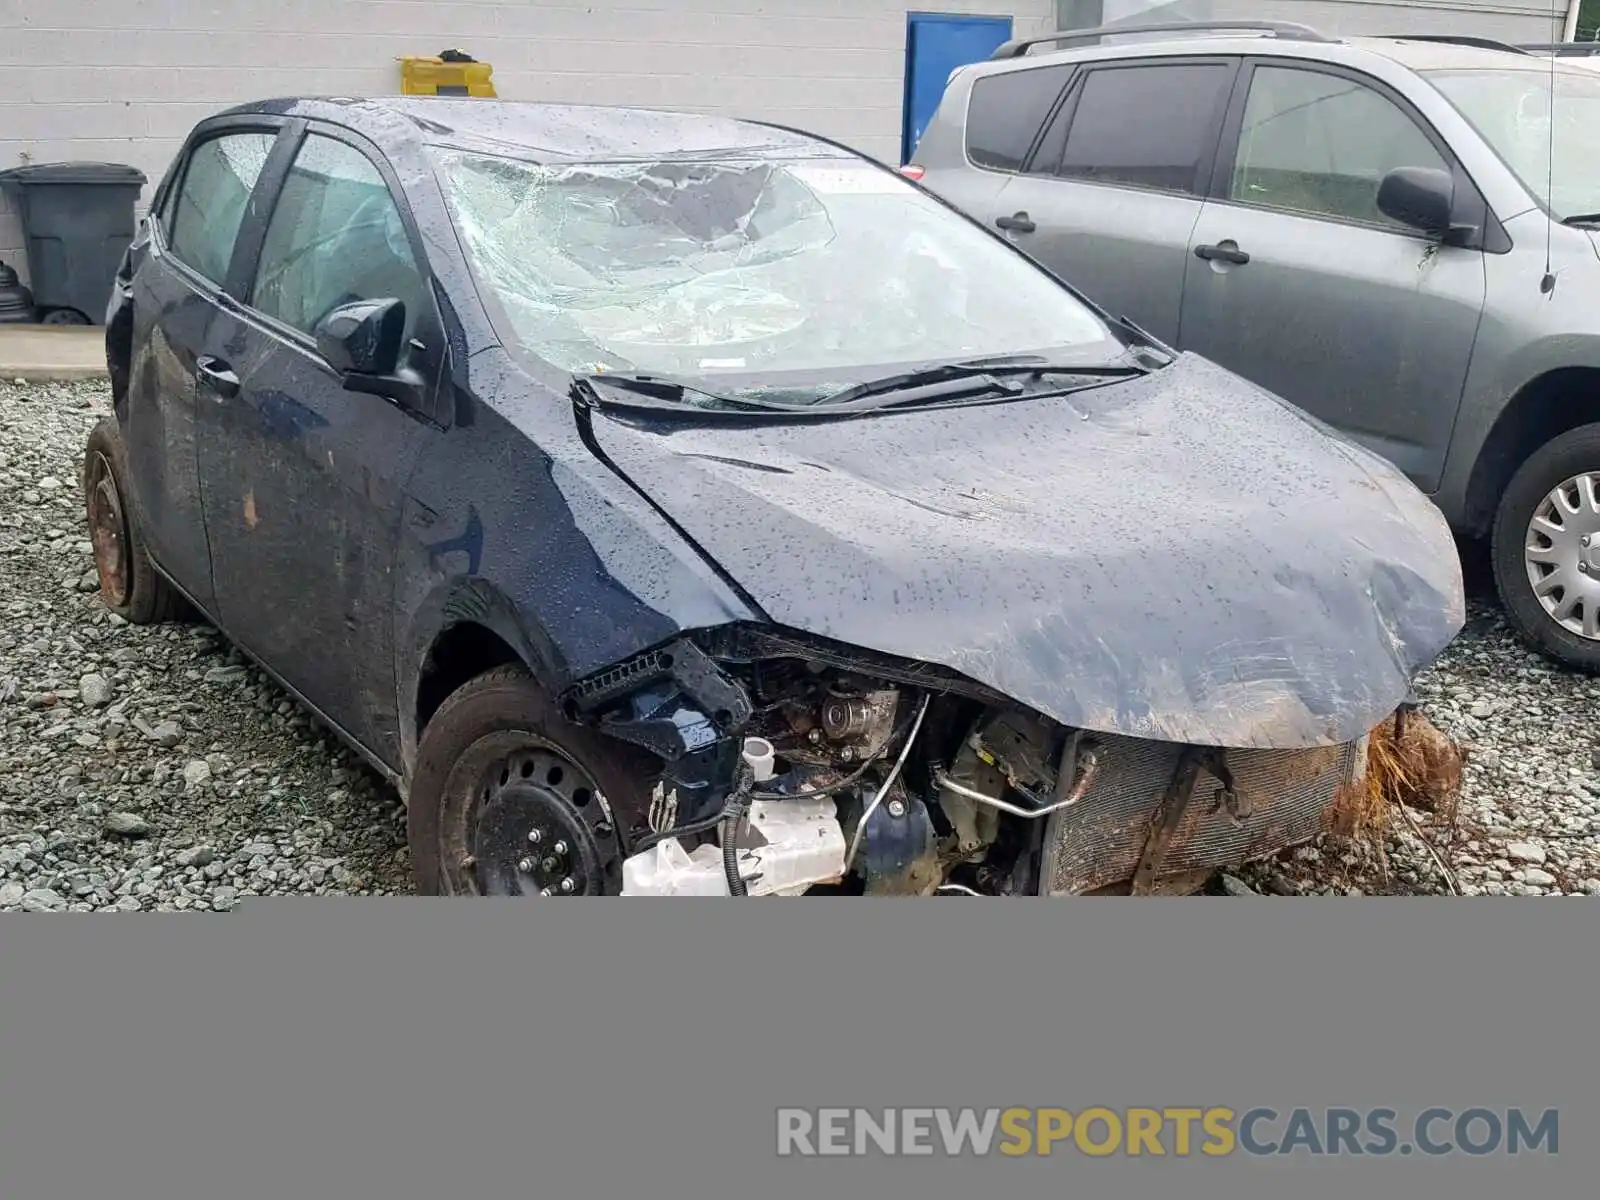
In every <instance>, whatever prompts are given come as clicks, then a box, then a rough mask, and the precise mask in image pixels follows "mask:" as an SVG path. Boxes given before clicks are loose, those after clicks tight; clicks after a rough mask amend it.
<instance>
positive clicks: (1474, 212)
mask: <svg viewBox="0 0 1600 1200" xmlns="http://www.w3.org/2000/svg"><path fill="white" fill-rule="evenodd" d="M1239 82H1240V86H1239V87H1238V88H1237V89H1235V95H1234V99H1233V103H1232V105H1231V106H1230V111H1229V116H1228V121H1227V133H1226V136H1225V139H1224V142H1223V145H1222V150H1221V153H1220V154H1219V155H1218V161H1217V170H1216V173H1215V183H1214V185H1213V189H1212V190H1213V195H1212V198H1211V199H1210V200H1209V201H1208V203H1207V204H1206V208H1205V212H1204V214H1203V215H1202V216H1201V218H1200V222H1199V224H1198V225H1197V226H1196V227H1195V230H1194V238H1193V244H1192V250H1191V253H1190V254H1189V255H1188V256H1187V259H1186V261H1187V268H1188V277H1187V280H1186V283H1185V286H1184V295H1183V319H1182V327H1181V330H1180V333H1179V337H1178V341H1177V344H1178V345H1179V346H1181V347H1182V348H1183V349H1185V350H1194V351H1196V352H1198V353H1200V354H1203V355H1205V356H1206V357H1207V358H1210V359H1213V360H1214V361H1216V362H1218V363H1221V364H1222V365H1223V366H1225V367H1228V368H1229V369H1231V370H1234V371H1237V372H1238V373H1239V374H1241V375H1243V376H1245V377H1246V378H1247V379H1250V380H1252V381H1254V382H1255V383H1257V384H1260V385H1261V386H1262V387H1265V388H1268V389H1269V390H1271V391H1274V392H1277V393H1278V394H1279V395H1280V396H1283V397H1284V398H1285V399H1287V400H1290V401H1293V402H1294V403H1296V404H1298V405H1300V406H1301V407H1303V408H1305V409H1307V410H1308V411H1310V412H1312V413H1314V414H1315V415H1316V416H1318V417H1321V418H1322V419H1323V420H1325V421H1327V422H1328V423H1329V424H1330V425H1333V426H1335V427H1337V428H1339V429H1342V430H1343V431H1345V432H1346V433H1348V434H1350V435H1351V436H1353V437H1355V438H1357V439H1359V440H1360V441H1362V442H1363V443H1365V444H1366V445H1367V446H1369V448H1371V449H1372V450H1374V451H1375V452H1377V453H1379V454H1381V455H1383V456H1384V457H1386V458H1388V459H1390V460H1391V461H1392V462H1394V464H1395V465H1396V466H1398V467H1399V468H1400V469H1401V470H1403V471H1405V472H1406V473H1407V474H1408V475H1410V476H1411V478H1412V479H1413V480H1414V481H1415V482H1416V484H1417V485H1418V486H1419V487H1421V488H1422V489H1423V490H1424V491H1429V492H1431V491H1433V490H1434V489H1435V488H1436V487H1437V486H1438V482H1439V474H1440V471H1441V470H1442V468H1443V465H1444V452H1445V448H1446V446H1447V445H1448V443H1449V440H1450V431H1451V428H1452V426H1453V423H1454V421H1455V416H1456V410H1457V407H1458V405H1459V403H1460V399H1461V390H1462V386H1463V384H1464V382H1465V379H1466V372H1467V365H1468V362H1469V360H1470V358H1471V355H1472V347H1473V343H1474V341H1475V340H1476V337H1477V330H1478V322H1479V318H1480V315H1481V313H1482V311H1483V304H1484V294H1485V270H1484V267H1485V263H1484V254H1483V251H1482V249H1480V248H1479V247H1478V245H1472V246H1466V247H1462V246H1442V245H1439V244H1438V243H1437V242H1436V241H1433V240H1430V239H1428V238H1427V237H1424V236H1423V235H1422V234H1420V233H1418V232H1417V231H1415V230H1412V229H1409V228H1406V227H1405V226H1402V225H1400V224H1399V223H1398V222H1395V221H1393V220H1391V219H1390V218H1388V217H1386V216H1384V215H1383V214H1382V213H1380V212H1379V211H1378V208H1377V202H1376V201H1377V193H1378V184H1379V182H1380V181H1381V179H1382V178H1383V175H1384V174H1385V173H1386V172H1388V171H1390V170H1392V169H1394V168H1396V167H1432V168H1438V169H1443V170H1447V171H1450V172H1452V173H1453V174H1454V175H1455V178H1456V204H1457V209H1458V219H1459V220H1461V221H1462V222H1463V223H1465V224H1475V225H1477V226H1478V228H1479V229H1480V230H1484V229H1485V227H1486V226H1488V227H1492V225H1493V221H1492V218H1491V217H1489V215H1488V210H1487V206H1486V205H1485V202H1484V200H1483V198H1482V196H1481V193H1479V192H1478V190H1477V188H1476V187H1475V185H1474V184H1473V182H1472V180H1471V179H1470V178H1469V177H1468V176H1467V175H1466V173H1465V171H1463V170H1462V168H1461V167H1460V165H1459V164H1458V163H1457V162H1456V161H1455V159H1454V157H1453V155H1451V153H1450V151H1449V147H1448V146H1447V145H1446V144H1445V142H1444V141H1443V139H1442V138H1440V137H1439V135H1438V134H1437V132H1436V131H1434V130H1433V129H1432V128H1431V126H1429V125H1428V124H1427V122H1426V121H1425V120H1424V119H1423V118H1422V117H1421V116H1420V114H1418V113H1416V112H1415V111H1414V110H1413V109H1412V108H1411V106H1410V105H1408V104H1407V103H1406V102H1405V100H1404V98H1403V97H1401V96H1400V95H1398V94H1397V93H1395V92H1393V91H1392V90H1390V89H1389V88H1387V87H1386V86H1385V85H1383V84H1382V83H1380V82H1379V81H1377V80H1375V79H1372V78H1371V77H1369V76H1365V75H1363V74H1360V73H1358V72H1354V71H1349V70H1346V69H1344V68H1340V67H1334V66H1330V65H1326V64H1322V63H1315V62H1309V61H1307V60H1304V59H1298V58H1296V59H1274V58H1270V57H1265V56H1263V57H1260V58H1253V59H1251V60H1248V61H1247V63H1246V65H1245V68H1244V70H1243V71H1242V72H1241V75H1240V81H1239Z"/></svg>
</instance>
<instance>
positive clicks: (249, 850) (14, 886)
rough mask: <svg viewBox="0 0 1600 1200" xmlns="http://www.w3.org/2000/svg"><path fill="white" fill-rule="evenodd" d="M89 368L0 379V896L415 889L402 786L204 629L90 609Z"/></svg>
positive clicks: (133, 900) (105, 403)
mask: <svg viewBox="0 0 1600 1200" xmlns="http://www.w3.org/2000/svg"><path fill="white" fill-rule="evenodd" d="M109 411H110V405H109V394H108V392H107V390H106V388H105V386H104V385H103V384H97V383H88V384H70V385H69V384H57V385H34V386H31V387H30V386H18V385H16V384H12V383H0V908H5V909H16V908H21V909H24V910H34V911H42V910H51V909H78V910H87V909H154V908H161V909H213V910H217V911H222V910H226V909H229V908H231V907H233V906H234V905H235V904H237V903H238V902H239V901H240V900H241V899H242V898H245V897H249V896H264V895H284V894H296V893H300V894H319V895H320V894H327V893H336V894H367V895H381V894H385V893H394V892H404V891H409V890H410V867H409V863H408V862H407V857H406V850H405V825H404V819H403V815H402V812H401V808H400V803H399V798H398V797H397V796H396V795H395V793H394V791H393V789H391V788H389V787H387V786H386V785H385V784H384V783H383V782H382V781H381V780H380V779H378V777H377V776H376V775H374V774H373V773H372V772H371V771H370V770H368V769H367V767H366V766H365V765H364V764H362V763H360V762H359V761H358V760H357V759H355V758H354V756H352V755H351V754H349V753H348V752H347V751H346V750H345V749H344V748H343V747H342V746H341V745H339V744H338V743H336V742H335V741H334V740H333V739H332V738H331V737H330V736H328V735H326V734H323V733H321V732H320V731H319V730H318V729H317V727H315V726H313V725H312V724H311V723H310V722H309V719H308V718H307V717H306V716H305V715H304V714H303V713H302V712H301V711H300V710H299V709H298V708H297V707H296V706H295V705H294V704H292V702H291V701H289V700H288V699H287V698H286V697H285V696H284V694H283V693H282V692H281V691H280V690H279V689H278V688H277V687H276V685H274V684H273V683H271V682H270V681H269V680H267V679H266V678H265V677H264V676H262V675H261V674H260V673H259V672H258V671H256V670H255V669H254V668H253V667H250V666H247V665H245V664H244V663H242V662H241V660H240V659H239V657H238V655H237V653H236V652H234V651H232V649H231V648H230V647H229V646H228V645H227V644H226V643H225V642H223V641H222V640H221V639H220V638H219V637H218V636H217V634H216V633H215V631H213V630H212V629H210V628H209V627H207V626H203V625H201V626H194V625H170V626H155V627H143V628H141V627H136V626H132V625H128V624H126V623H125V622H123V621H121V620H120V619H119V618H117V617H116V616H114V615H113V614H111V613H109V612H107V611H106V610H105V609H104V608H103V607H101V605H100V602H99V599H98V597H97V596H96V594H95V586H96V585H95V582H94V570H93V568H94V561H93V558H92V555H91V553H90V546H89V542H88V537H87V533H86V531H85V527H84V513H83V502H82V499H81V496H80V493H79V487H78V470H79V463H80V461H81V455H82V448H83V441H84V437H85V436H86V434H87V433H88V430H89V428H90V427H91V426H92V425H93V424H94V422H95V421H96V420H97V419H98V418H99V417H100V416H101V415H102V414H104V413H106V412H109Z"/></svg>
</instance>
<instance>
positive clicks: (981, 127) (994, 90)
mask: <svg viewBox="0 0 1600 1200" xmlns="http://www.w3.org/2000/svg"><path fill="white" fill-rule="evenodd" d="M1072 71H1073V68H1072V66H1071V65H1065V66H1054V67H1029V68H1028V69H1026V70H1020V71H1005V72H1002V73H1000V74H998V75H985V76H983V77H982V78H980V79H976V80H974V81H973V83H972V95H971V97H970V98H969V99H968V101H967V157H968V158H970V159H971V160H972V162H973V163H974V165H976V166H980V167H988V168H989V169H990V170H991V171H1017V170H1020V169H1021V168H1022V160H1023V159H1024V158H1026V157H1027V155H1028V147H1030V146H1032V145H1033V139H1034V135H1035V134H1037V133H1038V132H1039V126H1041V125H1043V124H1044V121H1045V118H1046V117H1048V116H1049V115H1050V109H1051V108H1052V107H1054V105H1055V102H1056V98H1057V97H1058V96H1060V95H1061V89H1062V88H1064V87H1066V86H1067V81H1068V80H1070V79H1071V78H1072Z"/></svg>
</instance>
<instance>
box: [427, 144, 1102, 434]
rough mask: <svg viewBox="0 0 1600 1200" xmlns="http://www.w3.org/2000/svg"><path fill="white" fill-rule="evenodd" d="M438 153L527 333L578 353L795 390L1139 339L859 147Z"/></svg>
mask: <svg viewBox="0 0 1600 1200" xmlns="http://www.w3.org/2000/svg"><path fill="white" fill-rule="evenodd" d="M435 153H436V154H437V155H438V160H439V164H440V171H439V174H440V178H441V182H442V184H443V186H444V190H445V193H446V195H447V197H448V200H449V203H450V206H451V209H452V213H453V216H454V219H455V221H456V223H457V225H458V227H459V229H460V231H461V234H462V240H463V242H464V243H465V245H466V248H467V253H468V256H469V258H470V259H471V260H472V266H473V269H474V270H475V271H476V272H477V273H478V275H479V277H480V279H481V281H482V283H483V284H484V285H485V286H486V288H487V289H488V290H490V291H492V292H493V293H494V295H495V296H496V298H497V299H498V300H499V302H500V305H501V306H502V307H503V308H504V310H505V313H506V316H507V319H508V320H509V322H510V324H511V326H512V330H511V331H510V332H512V333H513V334H514V335H515V337H516V338H517V340H518V341H519V342H520V343H521V345H522V347H523V348H524V349H525V350H527V351H528V352H530V353H531V354H533V355H535V356H537V357H538V358H540V359H542V360H544V361H545V362H547V363H550V364H552V365H554V366H555V367H557V368H558V369H560V370H563V371H569V372H572V373H574V374H578V375H597V374H607V373H610V374H616V375H647V376H660V377H672V378H676V379H680V380H688V381H693V382H694V383H695V384H696V386H699V387H703V388H704V390H705V391H706V392H708V393H715V394H721V395H724V396H746V397H749V398H752V399H756V398H762V399H766V400H769V401H776V402H778V403H780V404H781V405H783V406H785V407H787V406H792V405H795V404H807V403H815V402H817V401H820V400H822V399H825V398H827V397H830V396H835V395H838V394H839V393H840V392H841V391H842V390H844V389H847V388H850V387H852V386H856V385H859V384H861V383H863V382H866V381H870V380H874V379H879V378H882V377H884V376H886V375H891V374H894V373H895V372H897V371H901V370H904V369H906V368H907V367H913V368H914V367H918V366H925V365H927V364H933V363H940V362H951V361H960V360H970V359H973V358H977V357H983V356H991V355H1016V354H1038V355H1041V356H1044V357H1046V358H1047V360H1049V361H1053V362H1059V361H1062V360H1063V359H1065V360H1067V361H1070V362H1071V363H1074V364H1079V363H1081V364H1085V365H1096V364H1106V363H1111V362H1116V361H1122V360H1123V359H1124V357H1125V355H1126V345H1125V342H1124V341H1123V340H1119V338H1118V337H1117V335H1116V334H1114V333H1113V332H1112V330H1111V329H1110V328H1108V326H1107V325H1106V323H1105V322H1104V321H1102V320H1101V319H1100V317H1099V316H1098V315H1097V314H1096V313H1094V312H1093V311H1092V310H1091V309H1090V308H1088V307H1087V306H1086V305H1084V304H1083V303H1081V302H1080V301H1079V300H1078V299H1077V298H1075V297H1074V296H1073V295H1072V294H1071V293H1070V292H1069V291H1067V290H1066V289H1064V288H1062V287H1061V286H1060V284H1059V283H1057V282H1056V281H1055V280H1054V279H1053V278H1051V277H1050V276H1049V275H1048V274H1046V273H1045V272H1044V271H1043V270H1041V269H1039V268H1038V267H1036V266H1034V265H1033V264H1032V263H1031V262H1030V261H1028V260H1027V259H1025V258H1023V257H1022V256H1021V255H1018V254H1014V253H1011V252H1009V251H1008V250H1007V249H1006V248H1005V247H1004V246H1002V245H999V244H997V242H996V241H995V239H994V238H992V237H990V236H989V235H988V234H987V233H986V232H984V231H983V230H982V229H980V228H977V227H975V226H973V225H972V224H970V223H969V222H967V221H965V220H964V219H963V218H961V217H959V216H957V215H955V214H954V213H952V212H951V211H949V210H948V209H946V208H945V207H944V206H942V205H941V204H939V203H938V202H937V201H935V200H933V199H932V198H931V197H929V196H926V195H924V194H923V193H922V192H921V191H919V190H918V189H917V188H915V187H914V186H913V185H912V184H910V183H909V182H907V181H906V180H904V179H902V178H900V177H899V176H897V175H895V174H894V173H892V172H890V171H887V170H884V169H882V168H879V167H876V166H874V165H873V164H871V163H867V162H863V161H861V160H858V159H851V158H817V159H795V160H784V161H778V160H772V159H761V158H750V159H744V160H730V159H725V158H719V159H714V160H703V161H680V160H663V161H655V162H620V163H585V164H562V165H540V164H536V163H530V162H525V161H521V160H517V159H511V158H503V157H497V156H492V155H487V154H482V153H478V152H472V151H458V150H436V151H435Z"/></svg>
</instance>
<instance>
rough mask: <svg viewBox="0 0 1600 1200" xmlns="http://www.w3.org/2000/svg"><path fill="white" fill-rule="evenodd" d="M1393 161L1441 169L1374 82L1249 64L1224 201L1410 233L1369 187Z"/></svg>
mask: <svg viewBox="0 0 1600 1200" xmlns="http://www.w3.org/2000/svg"><path fill="white" fill-rule="evenodd" d="M1396 167H1434V168H1438V169H1442V170H1449V169H1450V168H1449V164H1448V163H1446V162H1445V160H1444V158H1443V156H1441V155H1440V153H1439V151H1438V150H1437V149H1435V148H1434V145H1433V143H1432V142H1431V141H1430V140H1429V139H1428V136H1427V135H1426V134H1425V133H1423V132H1422V130H1421V129H1420V128H1419V127H1418V125H1417V123H1416V122H1415V121H1414V120H1412V119H1411V117H1410V115H1409V114H1407V113H1406V112H1404V111H1403V110H1401V109H1400V107H1399V106H1398V105H1396V104H1395V103H1394V102H1393V101H1391V100H1390V99H1389V98H1388V97H1387V96H1384V95H1383V94H1382V93H1380V92H1379V91H1377V90H1376V89H1375V88H1371V87H1368V86H1366V85H1365V84H1362V83H1358V82H1357V81H1355V80H1353V79H1349V78H1346V77H1344V76H1342V75H1331V74H1329V73H1327V72H1325V71H1314V70H1304V69H1301V68H1296V67H1265V66H1263V67H1257V68H1256V70H1255V75H1254V77H1253V78H1252V80H1251V82H1250V95H1249V97H1248V99H1247V100H1246V102H1245V109H1244V123H1243V126H1242V127H1241V129H1240V131H1239V152H1238V154H1237V156H1236V157H1235V160H1234V168H1233V177H1232V179H1231V181H1230V186H1229V192H1228V195H1229V198H1230V199H1232V200H1238V201H1240V202H1242V203H1245V204H1260V205H1265V206H1267V207H1269V208H1280V209H1284V210H1286V211H1289V212H1297V213H1305V214H1307V215H1309V216H1318V217H1334V218H1338V219H1341V220H1347V221H1359V222H1363V223H1365V224H1369V225H1385V226H1389V227H1391V228H1395V229H1403V230H1405V232H1407V233H1412V232H1414V231H1413V230H1410V229H1407V228H1406V227H1405V226H1403V225H1401V224H1400V223H1399V222H1397V221H1394V220H1393V219H1391V218H1389V217H1386V216H1385V215H1384V214H1383V213H1382V212H1380V211H1379V210H1378V185H1379V184H1380V183H1381V182H1382V181H1383V177H1384V176H1385V175H1386V174H1388V173H1389V172H1390V171H1392V170H1394V169H1395V168H1396Z"/></svg>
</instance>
